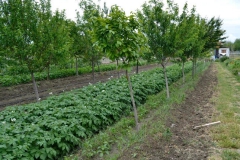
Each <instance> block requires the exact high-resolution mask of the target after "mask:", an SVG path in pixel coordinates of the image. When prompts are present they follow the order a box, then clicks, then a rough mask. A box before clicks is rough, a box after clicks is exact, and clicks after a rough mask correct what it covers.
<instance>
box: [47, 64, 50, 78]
mask: <svg viewBox="0 0 240 160" xmlns="http://www.w3.org/2000/svg"><path fill="white" fill-rule="evenodd" d="M49 79H50V65H48V66H47V80H49Z"/></svg>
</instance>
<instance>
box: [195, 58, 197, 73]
mask: <svg viewBox="0 0 240 160" xmlns="http://www.w3.org/2000/svg"><path fill="white" fill-rule="evenodd" d="M196 73H197V59H194V76H195V74H196Z"/></svg>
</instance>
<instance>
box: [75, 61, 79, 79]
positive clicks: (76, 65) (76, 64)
mask: <svg viewBox="0 0 240 160" xmlns="http://www.w3.org/2000/svg"><path fill="white" fill-rule="evenodd" d="M75 67H76V68H75V69H76V76H78V58H77V57H76V63H75Z"/></svg>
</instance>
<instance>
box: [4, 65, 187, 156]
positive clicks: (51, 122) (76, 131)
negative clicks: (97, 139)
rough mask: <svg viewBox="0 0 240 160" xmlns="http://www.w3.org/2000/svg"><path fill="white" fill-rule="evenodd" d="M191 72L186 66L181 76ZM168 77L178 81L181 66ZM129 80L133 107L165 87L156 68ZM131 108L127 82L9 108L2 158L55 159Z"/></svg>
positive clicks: (173, 68) (170, 70)
mask: <svg viewBox="0 0 240 160" xmlns="http://www.w3.org/2000/svg"><path fill="white" fill-rule="evenodd" d="M190 70H191V64H190V63H188V64H187V65H185V72H188V71H190ZM167 74H168V79H169V83H170V84H171V83H173V82H174V81H177V80H178V79H179V78H180V77H181V67H179V66H178V65H172V66H170V67H168V68H167ZM131 81H132V83H133V90H134V98H135V100H136V104H137V105H139V104H140V103H143V102H145V100H146V98H147V96H148V95H151V94H155V93H158V92H159V91H161V90H162V89H163V88H165V81H164V75H163V71H162V69H160V68H157V69H153V70H151V71H147V72H142V73H141V74H137V75H134V76H132V77H131ZM131 109H132V107H131V99H130V95H129V91H128V84H127V80H126V79H125V78H120V79H112V80H110V81H108V82H107V83H97V84H95V85H92V84H90V85H88V86H86V87H84V88H82V89H79V90H74V91H71V92H68V93H63V94H61V95H59V96H51V97H49V98H48V99H47V100H43V101H41V102H39V103H32V104H28V105H23V106H18V107H8V108H6V109H5V110H4V111H2V112H1V113H0V133H1V135H0V153H1V155H0V159H56V158H57V157H61V156H63V155H64V154H66V153H68V152H69V151H71V150H72V149H73V148H74V147H76V146H79V145H80V146H81V142H82V140H84V139H85V138H88V137H91V136H93V135H94V134H96V133H98V132H99V131H100V130H102V129H105V128H106V127H107V126H109V125H111V124H113V123H114V122H116V121H118V120H119V119H120V118H121V117H122V116H124V115H128V114H129V113H130V111H131Z"/></svg>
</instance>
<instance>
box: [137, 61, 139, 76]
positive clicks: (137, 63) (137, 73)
mask: <svg viewBox="0 0 240 160" xmlns="http://www.w3.org/2000/svg"><path fill="white" fill-rule="evenodd" d="M138 65H139V62H138V60H137V67H136V73H137V74H138Z"/></svg>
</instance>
